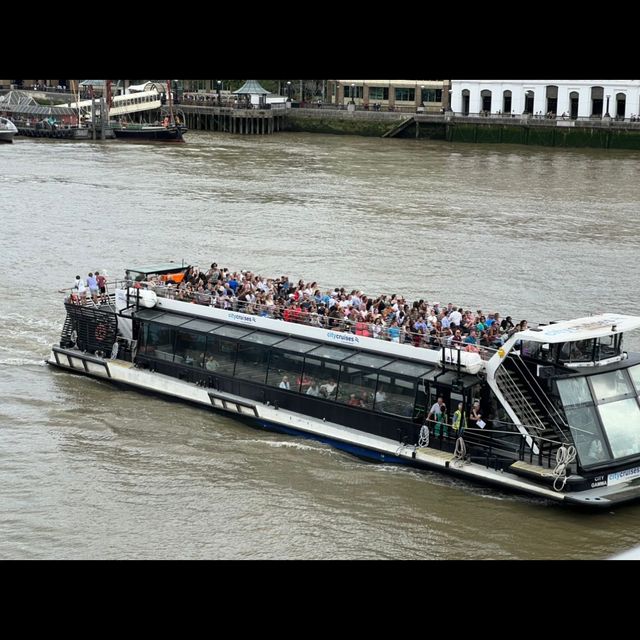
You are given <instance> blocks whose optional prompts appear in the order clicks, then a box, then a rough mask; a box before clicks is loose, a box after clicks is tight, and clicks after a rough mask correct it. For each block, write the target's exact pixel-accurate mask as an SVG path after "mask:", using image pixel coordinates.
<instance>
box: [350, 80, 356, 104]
mask: <svg viewBox="0 0 640 640" xmlns="http://www.w3.org/2000/svg"><path fill="white" fill-rule="evenodd" d="M355 96H356V83H355V82H352V83H351V104H355V103H356V101H355V100H354V98H355Z"/></svg>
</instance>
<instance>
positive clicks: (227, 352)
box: [204, 333, 238, 376]
mask: <svg viewBox="0 0 640 640" xmlns="http://www.w3.org/2000/svg"><path fill="white" fill-rule="evenodd" d="M237 345H238V343H237V342H234V341H232V340H225V339H224V338H222V337H220V336H217V335H216V334H215V333H210V334H208V335H207V349H206V352H205V358H204V368H205V369H206V370H207V371H211V372H217V373H221V374H224V375H227V376H232V375H233V370H234V367H235V363H236V350H237Z"/></svg>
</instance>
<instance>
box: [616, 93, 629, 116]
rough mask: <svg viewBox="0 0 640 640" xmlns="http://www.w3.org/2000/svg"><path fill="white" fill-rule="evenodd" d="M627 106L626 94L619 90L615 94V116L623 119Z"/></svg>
mask: <svg viewBox="0 0 640 640" xmlns="http://www.w3.org/2000/svg"><path fill="white" fill-rule="evenodd" d="M626 108H627V96H626V94H624V93H622V92H620V93H617V94H616V118H617V119H619V120H624V117H625V111H626Z"/></svg>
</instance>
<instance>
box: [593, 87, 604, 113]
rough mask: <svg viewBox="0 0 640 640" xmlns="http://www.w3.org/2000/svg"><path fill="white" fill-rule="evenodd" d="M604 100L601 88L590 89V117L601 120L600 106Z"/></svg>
mask: <svg viewBox="0 0 640 640" xmlns="http://www.w3.org/2000/svg"><path fill="white" fill-rule="evenodd" d="M603 100H604V88H603V87H591V117H592V118H602V106H603Z"/></svg>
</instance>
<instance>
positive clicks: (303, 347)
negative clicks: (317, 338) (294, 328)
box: [275, 338, 318, 353]
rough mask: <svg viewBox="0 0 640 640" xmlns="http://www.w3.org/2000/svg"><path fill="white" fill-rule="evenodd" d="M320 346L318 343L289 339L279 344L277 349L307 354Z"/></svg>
mask: <svg viewBox="0 0 640 640" xmlns="http://www.w3.org/2000/svg"><path fill="white" fill-rule="evenodd" d="M317 346H318V343H317V342H309V341H308V340H298V338H287V339H286V340H283V341H282V342H279V343H278V345H277V347H275V348H276V349H287V350H288V351H297V352H298V353H307V351H311V349H315V348H316V347H317Z"/></svg>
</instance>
